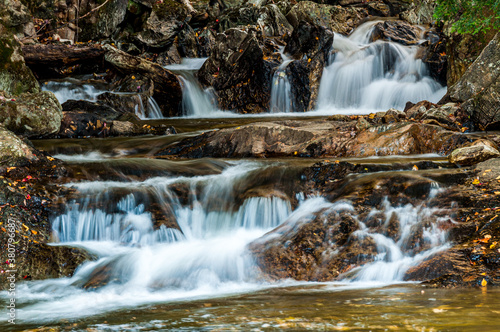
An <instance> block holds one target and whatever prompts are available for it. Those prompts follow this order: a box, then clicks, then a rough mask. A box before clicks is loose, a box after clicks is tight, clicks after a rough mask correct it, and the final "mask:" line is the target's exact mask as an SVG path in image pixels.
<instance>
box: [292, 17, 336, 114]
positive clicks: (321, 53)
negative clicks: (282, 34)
mask: <svg viewBox="0 0 500 332" xmlns="http://www.w3.org/2000/svg"><path fill="white" fill-rule="evenodd" d="M332 42H333V33H332V32H331V31H330V30H327V29H325V28H323V27H321V26H318V25H313V24H310V23H307V22H305V21H301V22H300V24H299V25H298V26H297V27H296V28H295V29H294V30H293V32H292V35H291V36H290V37H289V38H288V39H287V45H286V47H285V50H284V52H285V54H289V55H290V56H291V57H293V58H294V59H297V60H295V61H293V62H292V63H290V64H289V65H288V67H287V68H286V74H287V76H288V78H289V80H290V84H291V90H292V98H293V104H294V106H295V111H296V112H305V111H310V110H313V109H314V108H315V106H316V101H317V97H318V94H319V84H320V82H321V77H322V74H323V69H324V67H325V66H326V65H327V63H328V55H329V53H330V49H331V45H332Z"/></svg>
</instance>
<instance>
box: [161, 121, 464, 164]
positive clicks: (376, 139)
mask: <svg viewBox="0 0 500 332" xmlns="http://www.w3.org/2000/svg"><path fill="white" fill-rule="evenodd" d="M471 140H472V139H470V138H467V137H466V136H464V135H462V134H461V133H456V132H452V131H448V130H445V129H443V128H442V127H439V126H435V125H427V124H421V123H412V122H405V121H403V122H396V123H391V124H381V125H373V126H371V127H369V128H359V130H357V129H356V121H349V122H337V121H302V122H301V121H283V122H262V123H258V124H250V125H245V126H241V127H237V128H226V129H221V130H218V131H211V132H205V133H203V134H200V135H198V136H194V137H189V138H186V139H184V140H182V141H180V142H178V143H176V144H173V145H171V146H169V147H167V148H165V149H163V150H161V151H160V152H158V154H157V155H158V156H175V157H179V158H202V157H216V158H219V157H220V158H246V157H248V158H250V157H261V158H266V157H284V156H289V157H293V156H296V157H319V158H322V157H354V156H356V157H369V156H388V155H409V154H425V153H439V154H442V155H447V154H449V153H451V152H452V151H453V150H454V149H456V148H458V147H461V146H463V145H464V144H467V143H469V141H471Z"/></svg>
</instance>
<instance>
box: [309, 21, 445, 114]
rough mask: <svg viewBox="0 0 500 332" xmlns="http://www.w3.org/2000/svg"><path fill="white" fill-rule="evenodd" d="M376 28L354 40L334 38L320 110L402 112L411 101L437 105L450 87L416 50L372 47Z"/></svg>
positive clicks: (367, 27) (371, 25) (356, 35)
mask: <svg viewBox="0 0 500 332" xmlns="http://www.w3.org/2000/svg"><path fill="white" fill-rule="evenodd" d="M377 23H379V22H368V23H365V24H364V25H362V26H360V27H359V28H358V29H357V30H356V31H355V32H354V33H353V34H352V35H351V36H349V37H344V36H342V35H340V34H335V37H334V40H333V46H332V47H333V51H334V52H335V53H334V54H333V55H332V58H333V59H332V61H331V64H330V65H329V66H328V67H326V68H325V69H324V72H323V76H322V79H321V85H320V90H319V96H318V109H319V110H323V111H324V110H332V109H333V110H334V111H336V112H337V113H338V111H342V110H346V112H348V113H368V112H371V111H386V110H387V109H389V108H396V109H400V110H402V109H403V108H404V107H405V104H406V102H408V101H411V102H414V103H416V102H419V101H421V100H429V101H431V102H438V101H439V99H440V98H441V97H442V96H443V95H444V94H445V93H446V88H445V87H442V86H441V85H440V84H439V83H438V82H436V81H435V80H434V79H433V78H432V77H430V76H429V73H428V70H427V66H426V65H425V64H424V63H423V62H422V60H420V59H417V57H416V55H417V47H413V46H402V45H400V44H397V43H394V42H388V41H375V42H370V37H371V35H372V32H373V29H374V25H375V24H377Z"/></svg>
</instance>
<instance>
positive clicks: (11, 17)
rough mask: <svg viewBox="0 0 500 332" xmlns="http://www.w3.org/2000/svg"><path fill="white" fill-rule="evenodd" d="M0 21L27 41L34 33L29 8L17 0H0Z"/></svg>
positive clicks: (19, 37)
mask: <svg viewBox="0 0 500 332" xmlns="http://www.w3.org/2000/svg"><path fill="white" fill-rule="evenodd" d="M0 22H2V24H3V25H4V26H5V27H6V28H7V29H8V30H9V31H10V32H11V33H13V34H14V35H15V36H16V37H17V38H18V39H23V38H24V37H27V38H26V40H25V41H27V40H28V39H31V38H34V36H35V34H36V30H35V25H34V24H33V19H32V16H31V13H30V11H29V9H28V8H27V7H26V6H25V5H24V4H23V3H22V2H21V1H19V0H0Z"/></svg>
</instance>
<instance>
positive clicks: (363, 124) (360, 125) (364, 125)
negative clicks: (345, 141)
mask: <svg viewBox="0 0 500 332" xmlns="http://www.w3.org/2000/svg"><path fill="white" fill-rule="evenodd" d="M370 127H371V124H370V123H369V122H368V121H366V119H365V118H364V117H362V116H360V117H359V118H358V122H357V123H356V130H357V131H362V130H366V129H368V128H370Z"/></svg>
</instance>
